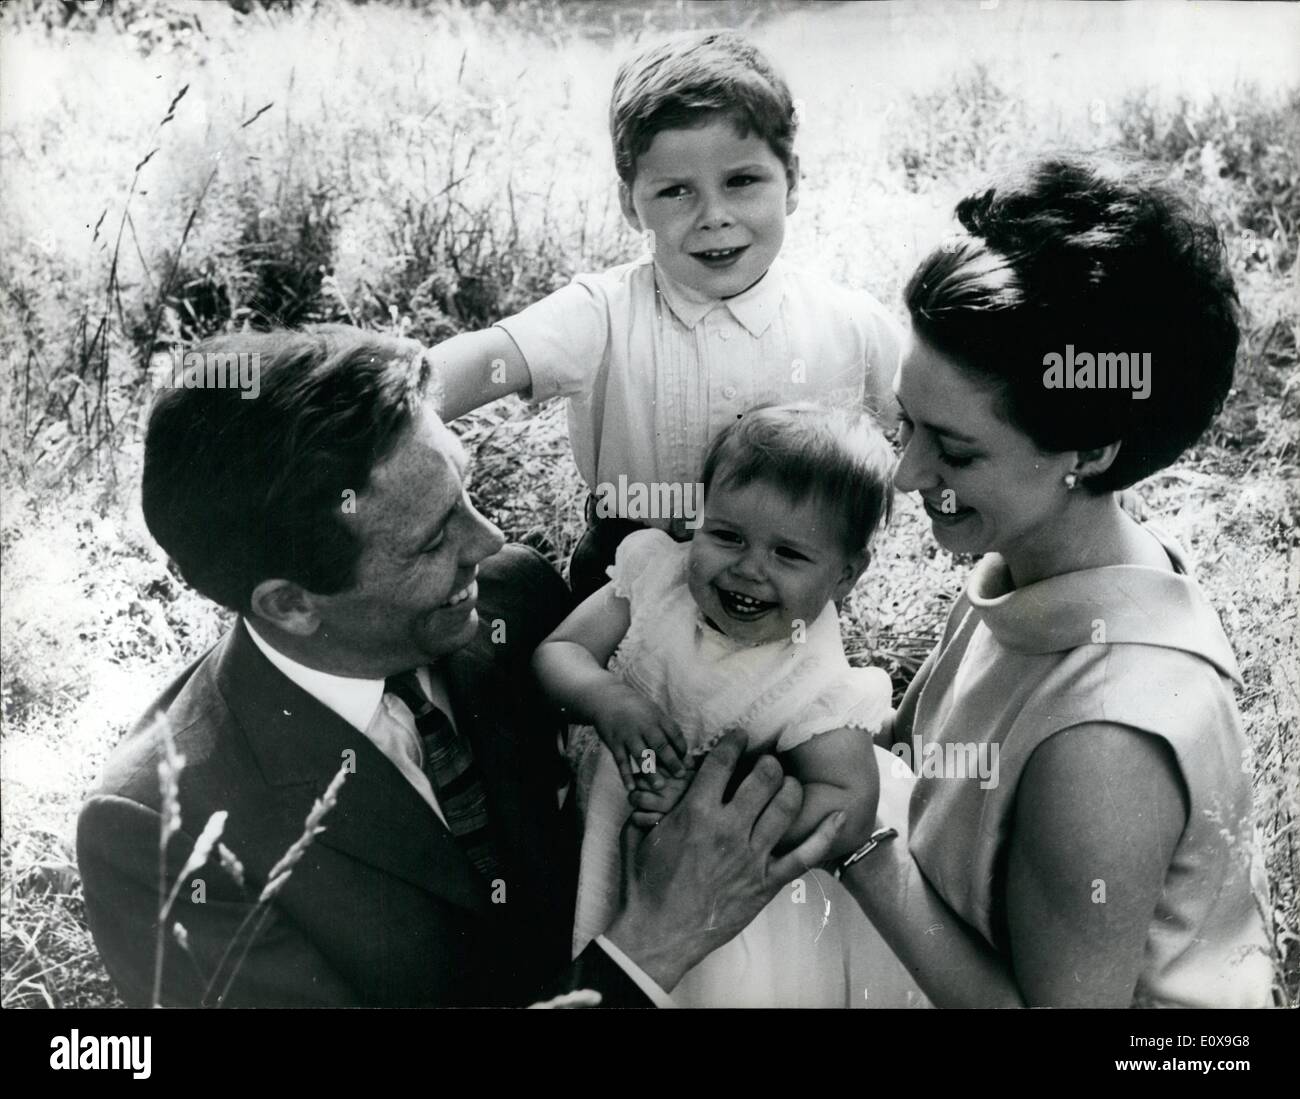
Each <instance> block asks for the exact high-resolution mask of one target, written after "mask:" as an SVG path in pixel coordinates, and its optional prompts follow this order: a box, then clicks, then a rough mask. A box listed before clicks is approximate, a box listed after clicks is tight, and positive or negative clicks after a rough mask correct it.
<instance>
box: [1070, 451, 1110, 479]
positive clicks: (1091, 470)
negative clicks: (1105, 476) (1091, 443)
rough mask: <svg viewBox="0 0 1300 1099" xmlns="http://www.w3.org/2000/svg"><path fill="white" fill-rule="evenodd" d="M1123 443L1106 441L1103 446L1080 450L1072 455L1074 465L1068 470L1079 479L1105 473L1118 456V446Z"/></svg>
mask: <svg viewBox="0 0 1300 1099" xmlns="http://www.w3.org/2000/svg"><path fill="white" fill-rule="evenodd" d="M1121 446H1123V443H1107V444H1106V445H1105V446H1101V447H1096V448H1094V449H1092V450H1080V451H1079V452H1078V453H1077V454H1076V455H1075V457H1074V466H1073V467H1072V468H1071V470H1070V472H1071V473H1073V474H1075V475H1076V476H1077V477H1078V478H1079V479H1080V480H1087V479H1088V478H1089V477H1095V476H1097V474H1098V473H1105V472H1106V470H1108V469H1110V467H1111V465H1112V464H1114V461H1115V459H1116V458H1118V457H1119V448H1120V447H1121Z"/></svg>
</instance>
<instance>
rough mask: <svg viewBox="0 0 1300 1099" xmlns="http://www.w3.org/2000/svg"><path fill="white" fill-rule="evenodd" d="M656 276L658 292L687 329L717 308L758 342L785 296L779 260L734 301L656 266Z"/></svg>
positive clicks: (783, 276)
mask: <svg viewBox="0 0 1300 1099" xmlns="http://www.w3.org/2000/svg"><path fill="white" fill-rule="evenodd" d="M654 273H655V289H656V290H658V292H659V295H660V297H662V298H663V299H664V301H665V302H667V303H668V308H669V309H671V310H672V312H673V315H674V316H675V317H676V318H677V319H678V320H679V321H681V322H682V324H684V325H686V327H687V328H694V327H695V326H696V325H697V324H699V323H700V321H702V320H703V319H704V318H705V317H706V316H708V315H709V314H710V313H712V312H713V311H714V310H715V309H724V310H726V311H727V312H729V313H730V314H731V315H732V316H733V317H735V319H736V321H737V322H738V323H739V324H741V325H742V326H743V327H744V328H745V330H746V331H747V332H748V333H749V334H750V335H751V336H753V337H754V338H755V339H757V338H758V337H759V336H761V335H762V334H763V333H764V332H765V331H767V328H768V326H769V325H770V324H771V323H772V321H773V320H775V319H776V314H777V311H778V310H779V309H780V308H781V301H782V299H783V298H784V297H785V269H784V267H783V265H782V264H781V261H780V260H777V261H775V262H774V263H773V264H772V266H771V267H769V268H768V269H767V273H766V274H765V275H764V276H763V277H762V278H761V279H759V280H758V282H756V283H754V285H753V286H751V287H750V288H749V289H748V290H746V291H744V292H743V293H740V294H737V295H736V296H735V297H734V298H712V297H709V296H707V295H705V294H701V293H700V292H699V291H698V290H692V289H691V288H690V287H689V286H684V285H683V284H682V283H680V282H677V281H676V280H675V279H673V278H672V277H671V276H670V275H668V274H667V273H666V272H665V271H664V269H663V268H662V267H660V266H659V264H657V263H656V264H655V265H654Z"/></svg>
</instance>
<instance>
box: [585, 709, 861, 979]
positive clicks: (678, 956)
mask: <svg viewBox="0 0 1300 1099" xmlns="http://www.w3.org/2000/svg"><path fill="white" fill-rule="evenodd" d="M744 748H745V737H744V734H743V733H740V732H731V733H728V734H727V735H726V736H725V737H723V738H722V740H720V741H719V742H718V744H717V746H716V747H714V749H713V751H712V752H710V753H709V755H708V757H707V758H706V759H705V760H704V762H703V763H702V764H701V765H700V769H699V772H698V774H697V775H696V777H695V781H694V782H693V783H692V784H691V786H690V789H689V790H687V792H686V794H685V796H684V797H683V798H682V800H681V801H680V802H679V803H678V804H677V806H676V807H675V808H674V809H673V810H672V811H671V812H669V813H668V814H667V815H666V816H665V817H664V818H663V820H662V821H661V822H660V824H659V825H658V827H656V828H654V829H652V830H650V831H645V830H642V829H639V828H637V827H635V826H634V825H632V824H628V825H627V826H626V827H625V828H624V829H623V834H622V841H621V842H622V848H623V849H622V855H623V858H622V864H623V885H622V890H623V904H622V907H621V909H620V912H619V914H618V915H617V916H616V917H615V919H614V922H613V924H612V925H611V926H610V928H609V930H608V931H607V932H606V937H607V938H608V939H610V941H612V942H613V943H614V944H615V945H616V946H617V947H619V949H621V950H622V951H623V952H624V953H625V954H627V955H628V956H629V957H631V958H633V959H634V960H635V961H636V962H637V964H638V965H639V966H640V967H641V968H642V969H643V970H644V971H645V972H646V973H647V974H648V975H649V976H650V977H651V978H652V979H653V980H654V981H655V982H656V983H657V984H658V985H659V986H660V987H661V988H664V989H666V990H669V991H671V990H672V989H673V987H674V986H675V985H676V984H677V983H678V982H679V981H680V980H681V978H682V976H683V975H684V974H685V973H686V972H687V971H688V970H690V969H691V968H693V967H694V966H695V965H697V964H698V963H699V962H700V961H701V960H703V959H704V958H705V957H706V956H707V955H709V954H710V953H712V952H713V951H714V950H716V949H717V948H718V947H720V946H722V945H723V943H725V942H727V941H728V940H730V939H731V938H733V937H734V936H735V935H736V934H737V933H739V932H740V931H741V929H742V928H744V927H745V926H746V925H747V924H748V923H749V922H750V921H751V920H753V919H754V917H755V916H757V915H758V913H759V912H760V911H762V909H763V908H764V907H765V906H766V905H767V903H768V901H770V900H771V899H772V897H774V896H775V895H776V893H777V892H778V891H779V890H780V889H781V888H782V887H783V886H784V885H786V883H788V882H790V881H793V880H794V879H795V878H797V877H799V876H800V875H801V874H803V873H805V872H806V871H807V870H808V869H809V868H810V867H813V866H816V865H817V864H818V863H820V862H821V861H823V860H824V859H825V858H826V856H827V854H828V852H829V851H830V848H831V844H832V842H833V840H834V838H835V834H836V832H837V831H838V830H839V827H840V825H841V824H842V823H843V814H842V813H833V814H831V815H830V816H828V817H827V818H826V819H825V820H823V821H822V822H821V823H820V824H819V825H818V826H817V828H816V829H815V830H814V831H813V833H812V834H811V835H810V836H809V837H808V838H807V839H806V840H804V841H803V843H801V844H800V845H799V846H798V847H796V848H795V849H794V850H793V851H790V852H788V853H786V854H785V855H783V856H781V857H780V858H774V857H773V854H772V852H773V849H774V848H775V847H776V845H777V843H778V842H780V840H781V837H782V836H783V835H784V834H785V833H786V831H787V830H788V829H789V827H790V823H791V822H792V821H793V820H794V819H795V817H796V816H797V815H798V813H799V809H800V806H801V805H802V804H803V791H802V788H801V787H800V785H799V783H798V781H797V780H795V779H793V778H789V777H786V776H785V775H784V773H783V771H782V769H781V765H780V764H779V763H778V762H777V760H776V759H775V758H774V757H772V756H766V755H765V756H762V757H760V758H759V759H758V761H757V762H756V763H755V764H754V767H753V769H752V770H751V771H750V773H749V775H748V776H747V777H746V778H745V779H744V781H742V782H741V783H740V785H739V786H738V787H737V789H736V792H735V794H734V796H733V797H732V798H731V799H730V800H729V801H724V796H725V794H726V790H727V787H728V785H729V783H730V781H731V778H732V775H733V774H734V772H735V771H736V768H737V766H738V765H739V763H740V760H741V755H742V753H743V751H744Z"/></svg>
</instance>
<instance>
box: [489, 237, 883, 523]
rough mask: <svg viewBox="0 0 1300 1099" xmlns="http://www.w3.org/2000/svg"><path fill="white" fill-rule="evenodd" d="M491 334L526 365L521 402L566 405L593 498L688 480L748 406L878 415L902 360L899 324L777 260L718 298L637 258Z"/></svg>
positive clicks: (868, 300)
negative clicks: (526, 396)
mask: <svg viewBox="0 0 1300 1099" xmlns="http://www.w3.org/2000/svg"><path fill="white" fill-rule="evenodd" d="M499 323H500V327H501V328H503V329H504V330H505V331H506V332H507V333H508V334H509V335H510V337H511V339H512V340H514V342H515V344H516V345H517V346H518V348H519V351H520V353H521V354H522V355H523V358H524V361H525V362H526V363H527V364H528V370H529V373H530V375H531V378H532V390H531V398H532V399H533V400H535V401H541V400H546V399H549V398H551V397H568V398H570V404H569V437H570V442H571V445H572V447H573V455H574V459H575V461H576V462H577V465H578V469H579V471H580V472H581V474H582V476H583V478H584V480H586V482H587V484H588V486H589V487H590V488H592V489H595V487H596V486H597V485H599V484H601V483H608V484H611V485H616V484H617V482H618V478H619V476H620V475H622V476H624V477H626V478H627V480H628V483H629V484H633V483H639V484H644V485H652V484H690V483H693V482H695V481H696V480H697V479H698V477H699V473H700V467H701V466H702V464H703V460H704V452H705V449H706V448H707V446H708V443H709V440H710V439H711V438H712V437H713V435H714V434H715V433H716V432H717V431H718V430H720V429H721V428H722V427H723V426H724V425H725V424H727V423H729V422H730V421H731V420H733V419H734V418H735V417H736V416H737V415H739V414H740V413H742V412H744V411H745V410H746V409H748V408H752V407H753V406H755V405H757V404H762V403H768V402H786V401H799V400H822V401H829V402H830V403H833V404H836V405H839V406H845V405H850V404H854V403H861V402H863V401H866V402H867V403H868V405H869V407H872V408H873V409H874V410H876V411H877V412H880V411H885V410H888V409H889V408H890V407H892V390H891V383H892V381H893V377H894V372H895V370H896V369H897V367H898V361H899V357H900V355H901V353H902V332H901V329H900V327H899V325H898V323H897V322H896V321H895V320H894V318H893V317H892V316H891V315H890V314H889V312H888V311H887V310H886V309H885V307H884V306H882V305H881V304H880V303H879V302H878V301H877V300H876V299H875V298H873V297H872V296H871V295H870V294H868V293H867V292H866V291H864V290H852V289H849V288H848V287H844V286H840V285H837V284H835V283H833V282H830V281H829V280H827V279H825V278H822V277H821V276H818V275H814V274H810V273H808V272H806V271H803V270H801V269H799V268H797V267H793V266H791V265H789V264H786V263H785V262H783V261H782V260H780V259H778V260H777V261H776V262H775V263H774V264H773V265H772V266H771V267H770V268H769V269H768V272H767V274H766V275H764V277H763V278H762V279H760V280H759V281H758V282H757V283H755V284H754V285H753V286H752V287H750V288H749V289H748V290H746V291H745V292H744V293H743V294H739V295H737V296H736V297H734V298H728V299H725V300H720V299H716V298H706V297H703V296H702V295H700V294H698V293H696V292H692V291H691V290H690V289H689V288H688V287H685V286H682V285H681V284H680V283H677V282H676V281H674V280H672V279H671V278H669V277H668V276H666V275H665V274H664V272H663V271H662V270H661V269H659V268H658V267H656V266H655V264H654V263H653V261H652V259H651V257H649V256H646V257H644V258H642V259H640V260H638V261H636V262H634V263H629V264H624V265H622V266H619V267H614V268H611V269H610V270H608V271H605V272H601V273H598V274H582V275H578V276H576V277H575V278H574V280H573V282H572V283H570V284H569V285H568V286H566V287H563V288H562V289H560V290H557V291H556V292H555V293H553V294H551V295H549V296H548V297H546V298H543V299H542V300H541V301H539V302H537V303H535V304H534V305H531V306H529V307H528V308H527V309H524V310H523V311H522V312H520V313H517V314H516V315H515V316H513V317H509V318H507V319H506V320H503V321H501V322H499ZM651 522H652V524H653V525H655V526H659V527H664V528H666V527H667V526H668V525H669V524H668V522H667V521H654V520H651Z"/></svg>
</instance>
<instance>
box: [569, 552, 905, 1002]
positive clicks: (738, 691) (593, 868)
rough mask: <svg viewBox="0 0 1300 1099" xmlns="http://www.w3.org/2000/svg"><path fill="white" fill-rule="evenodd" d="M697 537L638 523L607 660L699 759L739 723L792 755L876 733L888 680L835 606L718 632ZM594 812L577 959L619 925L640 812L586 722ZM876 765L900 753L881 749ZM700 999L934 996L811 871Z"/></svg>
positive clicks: (773, 906)
mask: <svg viewBox="0 0 1300 1099" xmlns="http://www.w3.org/2000/svg"><path fill="white" fill-rule="evenodd" d="M689 551H690V546H689V544H679V543H677V542H674V541H673V540H672V538H670V537H669V536H668V535H667V534H665V533H664V532H663V531H659V530H645V531H638V532H637V533H635V534H632V535H630V536H629V537H628V538H626V539H625V540H624V541H623V543H622V544H621V545H620V546H619V549H618V554H617V557H616V558H615V563H614V565H613V566H612V567H611V568H610V570H609V574H610V577H611V578H612V580H613V582H614V590H615V592H616V593H617V594H618V595H620V596H622V597H623V598H625V599H627V600H628V601H629V603H630V605H631V624H630V626H629V628H628V632H627V635H626V636H625V637H624V639H623V641H622V643H621V644H620V645H619V647H618V650H617V651H616V652H615V654H614V657H613V658H612V659H611V661H610V664H609V668H610V670H611V671H612V672H614V673H615V674H616V675H618V676H619V677H620V678H621V679H623V681H624V682H626V683H627V684H629V685H630V686H632V687H633V688H635V689H636V690H637V691H639V692H640V693H641V694H643V695H644V696H645V697H646V698H649V699H651V700H652V701H653V702H655V703H656V704H657V705H659V706H660V707H661V708H662V709H663V710H664V712H665V713H667V714H668V715H669V716H670V717H671V718H672V719H673V721H674V722H676V724H677V726H678V727H679V728H680V729H681V731H682V735H683V736H684V737H685V738H686V741H687V744H688V746H689V749H690V751H691V753H692V754H695V755H703V754H705V753H707V752H708V751H709V749H710V748H712V747H713V745H714V744H716V743H717V741H718V740H719V739H720V738H721V737H722V735H723V734H724V733H726V732H727V731H728V730H729V729H743V730H745V732H746V734H747V736H748V738H749V742H750V744H751V746H753V747H754V748H764V749H767V750H769V751H776V752H785V751H789V750H790V749H791V748H794V747H797V746H798V745H800V744H802V743H804V742H805V741H807V740H809V739H811V738H812V737H814V736H817V735H818V734H820V733H825V732H830V731H832V730H834V729H840V728H844V727H854V728H858V729H861V730H862V735H863V736H864V737H867V738H869V737H870V735H871V734H872V733H873V732H875V731H876V730H877V729H879V728H880V724H881V722H882V721H883V720H884V718H885V717H886V715H887V714H888V713H889V712H890V705H889V701H890V685H889V677H888V676H887V675H886V674H885V673H884V672H883V671H881V670H880V669H878V668H853V667H850V665H849V663H848V660H847V659H846V658H845V656H844V648H843V644H842V642H841V640H840V632H839V622H838V619H837V617H836V612H835V607H834V606H833V605H832V604H827V606H826V608H825V609H824V610H823V612H822V613H821V614H820V615H819V616H818V618H817V619H816V621H815V622H813V623H812V625H811V626H809V627H808V630H807V635H806V638H805V639H804V640H803V641H801V642H799V643H795V642H793V641H782V642H774V643H769V644H763V645H757V646H746V645H742V644H739V643H737V642H735V641H732V640H731V639H730V638H728V637H726V636H725V635H724V634H721V633H719V632H718V631H717V630H715V629H714V628H713V627H712V626H709V625H708V624H707V623H706V622H705V621H704V620H703V617H702V616H701V615H700V612H699V609H698V608H697V607H696V604H695V601H694V600H693V599H692V598H691V594H690V591H689V590H688V588H687V583H686V559H687V554H688V553H689ZM571 740H572V742H573V744H574V749H573V751H574V755H575V757H576V760H575V771H576V776H577V777H576V784H577V787H578V801H579V806H580V808H581V809H582V810H583V813H584V826H583V842H582V862H581V869H580V871H579V880H578V902H577V914H576V918H575V923H574V937H573V947H574V956H575V957H576V956H577V955H578V954H579V953H581V951H582V950H583V948H584V947H585V946H586V945H587V943H588V942H590V941H591V939H593V938H595V936H596V935H598V934H600V933H601V932H602V931H604V929H605V928H606V927H607V926H608V924H609V920H610V918H611V916H612V914H613V910H614V908H615V905H616V902H617V897H618V886H619V879H620V867H619V851H618V837H619V833H620V831H621V830H622V827H623V824H624V822H625V821H626V820H627V817H628V815H629V813H630V809H629V806H628V802H627V793H626V791H625V789H624V787H623V783H622V780H621V779H620V777H619V774H618V767H617V765H616V764H615V762H614V758H613V756H612V755H611V754H610V752H609V751H608V750H607V749H606V748H605V747H604V745H603V744H602V743H601V742H600V740H599V738H598V737H597V736H596V734H595V731H594V730H592V729H591V728H590V727H583V728H581V729H575V730H574V732H573V736H572V738H571ZM875 751H876V752H877V753H878V765H881V766H887V765H888V764H889V763H890V762H892V757H890V756H889V755H888V754H887V753H885V752H884V751H883V750H882V749H875ZM672 997H673V1000H674V1002H675V1003H677V1004H679V1005H681V1006H690V1007H846V1006H857V1007H877V1006H881V1007H884V1006H889V1007H906V1006H913V1005H915V1006H923V1005H924V1004H925V1003H926V1001H925V1000H924V998H923V997H922V995H921V993H920V991H919V990H918V989H917V987H916V985H915V983H914V982H913V981H912V980H911V978H910V977H909V976H908V975H907V973H906V971H905V970H904V969H903V967H902V965H901V963H899V962H898V960H897V959H896V958H895V957H894V955H893V953H892V951H890V949H889V948H888V947H887V946H886V945H885V943H884V941H883V940H882V939H881V938H880V936H879V935H878V934H877V932H876V931H875V929H874V928H873V927H872V926H871V924H870V922H869V921H868V920H867V919H866V917H865V916H864V915H863V914H862V911H861V909H860V908H859V907H858V905H857V903H856V902H855V901H854V900H853V898H852V897H850V896H849V894H848V893H847V892H846V891H845V890H844V889H843V888H842V887H841V886H840V884H839V883H838V882H837V881H835V879H834V878H833V877H831V876H830V875H828V874H825V873H823V872H821V871H811V872H810V873H808V874H806V875H804V877H802V878H800V879H798V880H797V881H795V882H792V883H791V884H790V885H789V886H787V887H786V888H785V889H783V890H782V891H781V893H779V894H778V895H777V896H776V897H775V898H774V899H773V900H772V901H771V902H770V903H769V904H768V906H767V908H766V909H764V910H763V912H761V913H760V914H759V916H758V917H757V918H756V919H755V920H754V921H753V922H752V923H751V924H750V925H749V927H747V928H746V929H745V930H744V931H742V932H741V933H740V935H738V936H737V937H736V938H735V939H733V940H732V941H731V942H729V943H727V944H726V945H725V946H723V947H721V948H720V949H718V950H717V951H715V952H714V953H713V954H711V955H709V957H708V958H706V959H705V960H704V961H703V962H702V963H701V964H700V965H699V966H697V967H696V968H695V969H693V970H692V971H691V972H690V973H688V974H687V975H686V977H685V978H684V979H683V980H682V982H681V984H679V985H678V986H677V988H676V989H674V990H673V993H672Z"/></svg>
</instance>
